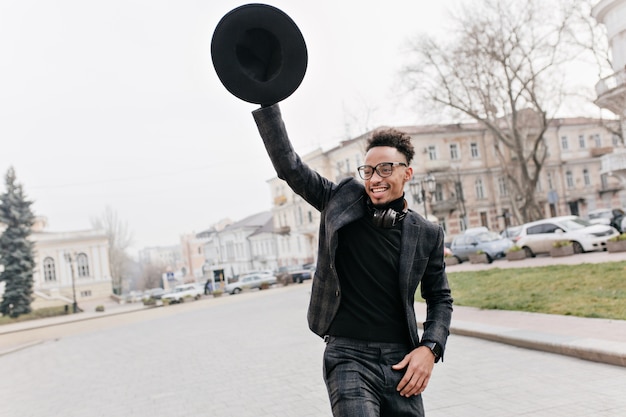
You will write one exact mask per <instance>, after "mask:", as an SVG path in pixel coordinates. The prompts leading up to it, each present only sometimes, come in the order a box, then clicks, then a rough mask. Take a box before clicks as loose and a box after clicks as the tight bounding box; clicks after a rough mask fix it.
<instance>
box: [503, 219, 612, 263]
mask: <svg viewBox="0 0 626 417" xmlns="http://www.w3.org/2000/svg"><path fill="white" fill-rule="evenodd" d="M618 234H619V233H618V232H617V230H615V228H613V227H611V226H609V225H606V224H591V223H590V222H589V221H587V220H585V219H581V218H580V217H578V216H560V217H552V218H549V219H544V220H538V221H535V222H530V223H526V224H524V225H522V230H521V231H520V234H519V236H518V239H517V241H516V242H515V243H516V245H517V246H519V247H521V248H523V249H524V251H525V252H526V256H528V257H532V256H535V255H537V254H539V253H549V252H550V249H552V247H553V244H554V242H557V241H568V242H572V245H573V246H574V252H575V253H583V252H590V251H595V250H605V249H606V241H607V240H609V239H610V238H612V237H614V236H617V235H618Z"/></svg>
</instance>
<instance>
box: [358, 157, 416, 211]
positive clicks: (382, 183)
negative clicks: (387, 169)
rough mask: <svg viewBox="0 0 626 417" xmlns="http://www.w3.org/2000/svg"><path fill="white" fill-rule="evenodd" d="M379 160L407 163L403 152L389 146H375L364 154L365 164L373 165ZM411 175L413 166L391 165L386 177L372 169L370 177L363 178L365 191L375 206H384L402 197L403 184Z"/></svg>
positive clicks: (378, 162) (379, 161)
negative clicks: (391, 167)
mask: <svg viewBox="0 0 626 417" xmlns="http://www.w3.org/2000/svg"><path fill="white" fill-rule="evenodd" d="M381 162H402V163H405V164H407V160H406V157H405V156H404V154H402V153H401V152H400V151H398V150H397V149H396V148H394V147H391V146H376V147H374V148H371V149H370V150H369V151H367V153H366V154H365V165H369V166H372V167H375V166H376V165H378V164H380V163H381ZM407 165H408V164H407ZM412 176H413V168H411V167H404V166H401V165H400V166H395V167H393V173H392V174H391V176H389V177H386V178H381V177H380V175H378V173H377V172H375V171H374V173H373V175H372V177H371V178H370V179H369V180H365V191H366V192H367V195H368V196H369V198H370V200H372V203H373V204H374V205H375V206H384V205H385V204H387V203H390V202H392V201H393V200H396V199H398V198H400V197H402V194H403V193H404V184H405V183H406V182H407V181H409V180H410V179H411V177H412Z"/></svg>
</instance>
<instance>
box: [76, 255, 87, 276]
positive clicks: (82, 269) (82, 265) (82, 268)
mask: <svg viewBox="0 0 626 417" xmlns="http://www.w3.org/2000/svg"><path fill="white" fill-rule="evenodd" d="M76 268H77V269H78V277H79V278H85V277H88V276H89V259H87V255H85V254H84V253H79V254H78V255H76Z"/></svg>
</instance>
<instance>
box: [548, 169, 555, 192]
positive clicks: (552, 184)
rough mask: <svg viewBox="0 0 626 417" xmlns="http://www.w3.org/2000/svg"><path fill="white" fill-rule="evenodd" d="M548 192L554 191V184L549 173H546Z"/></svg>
mask: <svg viewBox="0 0 626 417" xmlns="http://www.w3.org/2000/svg"><path fill="white" fill-rule="evenodd" d="M548 190H554V183H553V182H552V173H551V172H548Z"/></svg>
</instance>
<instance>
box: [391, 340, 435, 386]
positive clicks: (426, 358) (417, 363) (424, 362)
mask: <svg viewBox="0 0 626 417" xmlns="http://www.w3.org/2000/svg"><path fill="white" fill-rule="evenodd" d="M434 366H435V355H434V354H433V352H431V350H430V349H429V348H428V347H426V346H420V347H418V348H415V349H413V350H412V351H411V352H410V353H409V354H407V355H406V356H405V357H404V359H402V361H400V362H398V363H397V364H395V365H393V366H392V367H391V368H392V369H395V370H396V371H400V370H402V369H406V371H405V373H404V377H402V379H401V380H400V383H399V384H398V386H397V390H398V391H399V392H400V395H402V396H403V397H410V396H412V395H419V394H421V393H422V392H424V390H425V389H426V387H427V386H428V381H430V376H431V375H432V372H433V367H434Z"/></svg>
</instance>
